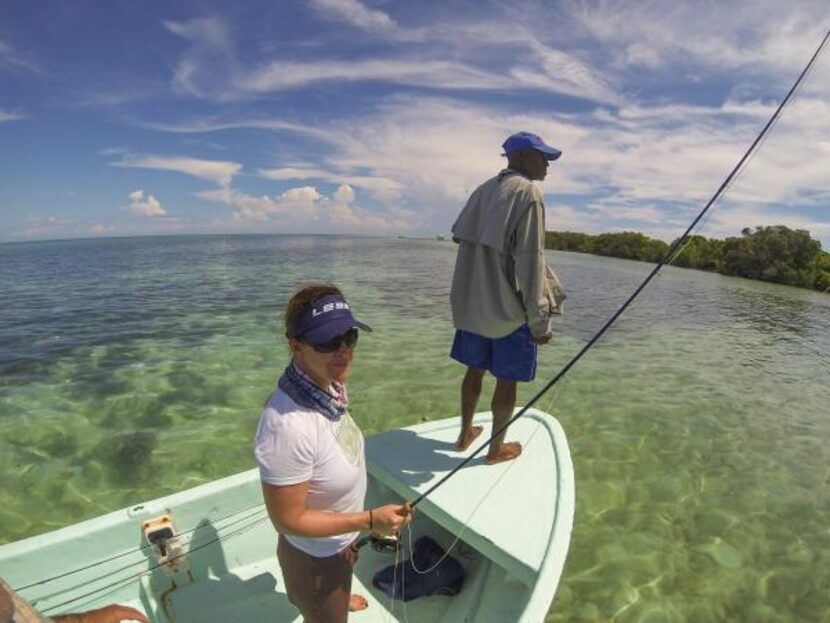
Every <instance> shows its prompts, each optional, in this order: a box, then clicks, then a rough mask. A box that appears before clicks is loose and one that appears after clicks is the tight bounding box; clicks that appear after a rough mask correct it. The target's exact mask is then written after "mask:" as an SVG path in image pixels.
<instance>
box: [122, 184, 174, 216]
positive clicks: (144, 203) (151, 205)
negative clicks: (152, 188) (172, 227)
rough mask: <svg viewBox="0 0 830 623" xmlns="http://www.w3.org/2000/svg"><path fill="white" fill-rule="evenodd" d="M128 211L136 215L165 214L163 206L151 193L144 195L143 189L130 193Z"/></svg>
mask: <svg viewBox="0 0 830 623" xmlns="http://www.w3.org/2000/svg"><path fill="white" fill-rule="evenodd" d="M129 198H130V205H129V206H128V207H129V209H130V211H131V212H132V213H133V214H135V215H137V216H164V215H165V214H167V212H166V210H165V209H164V207H163V206H162V205H161V203H160V202H159V200H158V199H156V198H155V197H153V195H150V194H148V195H146V196H145V195H144V191H143V190H136V191H133V192H131V193H130V195H129Z"/></svg>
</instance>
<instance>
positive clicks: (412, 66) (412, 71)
mask: <svg viewBox="0 0 830 623" xmlns="http://www.w3.org/2000/svg"><path fill="white" fill-rule="evenodd" d="M327 81H339V82H358V81H381V82H391V83H395V84H407V85H413V86H424V87H434V88H443V89H449V90H455V89H485V90H492V89H510V88H516V87H517V86H519V83H523V84H525V86H532V87H534V88H545V89H552V88H553V85H551V84H549V83H545V84H538V85H537V84H530V83H529V81H528V80H527V79H525V78H522V77H518V78H515V77H514V78H510V77H507V76H502V75H499V74H498V72H494V71H490V70H486V69H476V68H474V67H471V66H469V65H465V64H462V63H457V62H454V61H446V60H437V61H436V60H429V59H417V58H407V59H368V60H357V59H356V60H352V61H341V60H333V59H329V60H324V61H309V62H300V61H278V62H274V63H271V64H269V65H267V66H265V67H263V68H261V69H255V70H253V71H250V72H246V73H245V74H240V75H239V76H237V78H236V80H235V84H236V86H238V87H240V88H241V90H242V91H243V92H244V93H269V92H273V91H281V90H284V89H297V88H300V87H305V86H308V85H310V84H314V83H318V82H327ZM553 90H555V89H553Z"/></svg>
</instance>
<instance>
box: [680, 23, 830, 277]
mask: <svg viewBox="0 0 830 623" xmlns="http://www.w3.org/2000/svg"><path fill="white" fill-rule="evenodd" d="M827 34H830V31H828V33H827ZM826 41H827V35H825V36H824V40H823V41H822V42H821V45H820V46H819V48H818V50H817V51H816V54H814V55H813V58H812V59H811V60H810V62H809V63H808V64H807V67H806V69H805V71H804V72H802V74H801V76H800V77H799V80H801V78H802V77H803V78H805V79H806V78H808V77H809V76H810V73H812V71H813V61H814V60H816V58H817V56H818V55H819V54H820V53H821V48H822V47H823V46H824V44H825V42H826ZM796 86H797V82H796V85H794V87H796ZM790 93H791V94H792V95H793V97H795V95H796V94H795V92H794V90H792V89H791V92H790ZM788 97H789V94H788ZM784 103H786V102H784ZM779 108H780V107H779ZM778 120H779V117H778V116H776V115H773V116H772V118H771V119H770V122H769V123H768V124H767V125H768V127H765V128H764V131H763V132H761V135H760V140H759V141H757V145H755V144H753V146H752V147H750V150H751V152H752V153H751V154H750V155H749V158H747V159H746V161H745V162H743V163H739V166H740V168H739V170H738V171H737V173H736V174H735V176H734V177H733V178H732V179H731V180H729V183H728V184H727V185H726V187H725V188H724V192H725V191H726V190H728V189H729V188H730V187H731V186H732V184H733V183H734V182H735V181H736V180H737V179H738V178H740V176H741V174H742V173H743V172H744V171H745V170H746V169H747V167H749V165H750V164H751V163H752V161H753V160H754V159H755V156H756V155H757V154H758V152H760V151H761V148H762V147H763V146H764V143H765V142H766V141H767V139H768V138H769V133H768V132H767V130H772V129H774V128H775V124H776V123H778ZM753 148H754V149H753ZM722 194H723V193H722ZM720 199H721V197H718V198H717V199H716V201H715V204H717V203H718V202H719V201H720ZM710 216H711V213H707V214H706V217H705V218H704V219H703V221H702V222H701V223H700V227H699V228H698V230H702V229H703V228H704V227H705V226H706V224H707V223H708V221H709V217H710ZM687 235H688V232H687ZM689 242H691V237H689V238H688V240H687V241H686V243H685V244H684V245H683V246H682V247H681V248H680V249H679V250H678V251H677V253H675V254H674V257H672V258H671V259H670V260H669V261H668V262H667V263H668V264H671V263H673V262H674V261H675V260H676V259H677V258H678V257H680V255H681V254H682V253H683V251H684V250H685V249H686V247H687V246H688V245H689Z"/></svg>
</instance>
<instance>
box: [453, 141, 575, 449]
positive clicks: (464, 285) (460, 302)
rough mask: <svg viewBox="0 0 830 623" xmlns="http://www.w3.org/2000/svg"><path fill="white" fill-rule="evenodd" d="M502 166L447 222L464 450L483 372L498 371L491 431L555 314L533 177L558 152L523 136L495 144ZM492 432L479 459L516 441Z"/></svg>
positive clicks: (529, 374)
mask: <svg viewBox="0 0 830 623" xmlns="http://www.w3.org/2000/svg"><path fill="white" fill-rule="evenodd" d="M502 147H503V148H504V155H505V156H507V166H508V168H506V169H504V170H502V171H501V172H500V173H499V174H498V175H497V176H495V177H493V178H492V179H489V180H487V181H486V182H484V184H482V185H481V186H479V187H478V188H477V189H476V190H475V192H473V194H472V195H471V196H470V199H469V200H468V201H467V205H466V206H465V208H464V210H462V212H461V214H460V215H459V217H458V220H456V222H455V225H453V228H452V232H453V240H454V241H455V242H457V243H458V257H457V258H456V263H455V274H454V276H453V282H452V292H451V294H450V303H451V305H452V315H453V324H454V325H455V328H456V332H455V340H454V341H453V345H452V352H451V353H450V356H451V357H452V358H453V359H455V360H456V361H459V362H461V363H463V364H464V365H466V366H467V372H466V374H465V375H464V381H463V382H462V384H461V433H460V434H459V436H458V441H457V442H456V447H457V448H458V449H459V450H465V449H467V448H468V447H469V445H470V444H471V443H472V442H473V440H474V439H475V438H476V437H478V435H480V434H481V431H482V427H481V426H473V415H474V413H475V410H476V405H477V404H478V398H479V395H480V394H481V383H482V379H483V377H484V373H485V372H487V371H489V372H490V373H491V374H492V375H493V376H494V377H496V388H495V391H494V392H493V398H492V402H491V408H492V411H493V430H494V431H495V430H498V429H499V428H501V427H502V426H504V424H505V423H506V422H507V421H508V420H509V419H510V417H511V416H512V415H513V409H514V407H515V406H516V383H517V382H519V381H531V380H533V378H534V376H535V374H536V350H537V347H538V345H539V344H546V343H547V342H548V341H549V340H550V339H551V337H552V335H553V334H552V332H551V328H550V316H551V314H554V313H559V311H560V307H561V302H562V300H564V298H565V297H564V293H563V292H562V290H561V286H559V283H558V281H557V280H556V277H555V276H554V275H553V273H552V272H551V271H550V269H549V268H548V267H547V264H546V262H545V251H544V248H545V205H544V200H543V198H542V193H541V191H540V190H539V188H538V187H537V186H536V185H535V184H534V183H533V181H534V180H539V181H541V180H543V179H545V175H546V174H547V170H548V164H549V162H550V161H552V160H556V159H557V158H559V156H561V155H562V152H561V151H559V150H558V149H556V148H555V147H551V146H550V145H548V144H546V143H545V142H544V141H543V140H542V139H541V138H539V137H538V136H537V135H535V134H531V133H529V132H519V133H517V134H513V135H512V136H510V137H508V139H507V140H506V141H505V142H504V144H503V145H502ZM504 437H505V433H501V434H500V435H498V436H496V437H494V438H493V439H492V441H491V442H490V447H489V451H488V453H487V457H486V461H487V463H490V464H492V463H499V462H502V461H509V460H511V459H515V458H516V457H517V456H519V455H520V454H521V452H522V446H521V444H520V443H518V442H505V441H504Z"/></svg>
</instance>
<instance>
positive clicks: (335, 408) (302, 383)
mask: <svg viewBox="0 0 830 623" xmlns="http://www.w3.org/2000/svg"><path fill="white" fill-rule="evenodd" d="M277 385H278V386H279V388H280V389H281V390H282V391H284V392H285V393H286V394H287V395H288V397H289V398H291V400H293V401H294V402H296V403H297V404H298V405H300V406H303V407H307V408H309V409H314V410H315V411H319V412H320V413H322V414H323V415H324V416H326V417H327V418H328V419H330V420H331V421H332V422H337V421H338V420H339V419H340V418H341V417H342V416H343V414H344V413H346V409H347V408H348V406H349V397H348V395H347V394H346V386H345V385H344V384H343V383H337V382H335V383H332V384H331V386H332V388H333V389H334V391H336V392H337V395H332V394H331V393H329V392H328V391H326V390H324V389H322V388H321V387H319V386H318V385H317V384H316V383H315V382H314V381H312V380H311V379H310V378H309V376H308V375H307V374H305V373H304V372H303V371H302V370H300V369H299V368H298V367H297V366H295V365H294V362H293V361H292V362H291V363H289V364H288V367H287V368H286V369H285V372H283V374H282V376H281V377H280V380H279V382H278V383H277Z"/></svg>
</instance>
